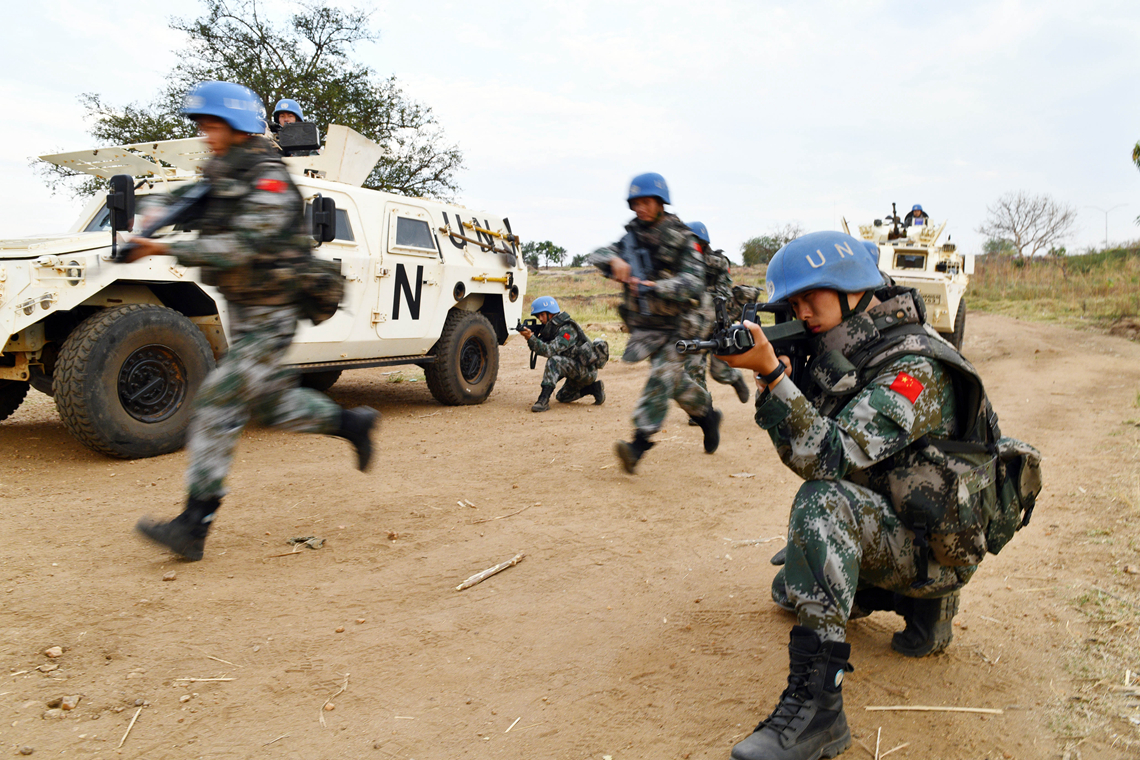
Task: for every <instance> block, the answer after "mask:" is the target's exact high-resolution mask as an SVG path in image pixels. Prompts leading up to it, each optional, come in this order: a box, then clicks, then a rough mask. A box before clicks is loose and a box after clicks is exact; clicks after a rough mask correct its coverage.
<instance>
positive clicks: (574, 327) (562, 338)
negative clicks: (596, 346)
mask: <svg viewBox="0 0 1140 760" xmlns="http://www.w3.org/2000/svg"><path fill="white" fill-rule="evenodd" d="M588 342H589V339H588V338H587V337H586V333H585V331H583V330H582V328H581V326H579V325H578V323H577V322H575V321H574V320H573V319H571V318H570V315H569V314H567V313H566V312H564V311H562V312H559V313H557V314H555V315H554V316H553V317H551V319H550V321H549V322H547V323H546V324H545V325H543V327H542V331H541V332H540V333H534V334H532V335H531V336H530V337H529V338H527V341H526V345H527V347H528V348H530V350H531V351H532V352H533V353H536V354H538V355H539V356H545V357H546V358H548V359H549V358H550V357H552V356H569V357H570V358H572V359H576V358H578V357H577V356H576V353H577V352H575V350H574V349H576V348H577V347H578V346H580V345H581V344H583V343H588Z"/></svg>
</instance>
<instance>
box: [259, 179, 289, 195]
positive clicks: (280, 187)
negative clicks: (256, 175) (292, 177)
mask: <svg viewBox="0 0 1140 760" xmlns="http://www.w3.org/2000/svg"><path fill="white" fill-rule="evenodd" d="M254 187H256V188H257V189H258V190H264V191H265V192H267V193H283V192H285V180H282V179H269V178H268V177H266V178H262V179H259V180H258V181H257V182H255V183H254Z"/></svg>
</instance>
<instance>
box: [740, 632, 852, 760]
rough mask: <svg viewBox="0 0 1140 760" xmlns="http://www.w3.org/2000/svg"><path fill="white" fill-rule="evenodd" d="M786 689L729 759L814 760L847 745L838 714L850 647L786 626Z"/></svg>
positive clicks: (844, 721)
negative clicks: (788, 630) (788, 638)
mask: <svg viewBox="0 0 1140 760" xmlns="http://www.w3.org/2000/svg"><path fill="white" fill-rule="evenodd" d="M788 654H789V655H790V659H791V668H790V672H789V674H788V687H787V688H786V689H784V693H783V694H781V695H780V703H779V704H777V705H776V709H775V710H773V711H772V714H771V715H769V716H768V717H767V718H765V719H764V720H763V721H761V722H760V725H758V726H757V727H756V730H755V731H754V732H753V734H752V735H751V736H749V737H748V738H747V739H745V740H744V741H742V742H740V743H739V744H737V745H736V746H735V747H733V748H732V758H733V760H819V758H822V757H835V756H836V755H838V754H839V753H841V752H843V750H845V749H847V748H848V747H850V746H851V731H850V730H849V729H848V728H847V716H846V715H844V714H843V674H844V673H847V672H849V671H851V670H853V668H852V667H851V666H850V665H848V664H847V658H848V657H850V655H851V645H850V644H847V643H842V644H841V643H836V642H832V641H821V640H820V638H819V636H818V635H817V634H816V632H815V631H813V630H812V629H810V628H805V627H803V626H801V625H797V626H795V627H793V628H792V637H791V643H790V644H788Z"/></svg>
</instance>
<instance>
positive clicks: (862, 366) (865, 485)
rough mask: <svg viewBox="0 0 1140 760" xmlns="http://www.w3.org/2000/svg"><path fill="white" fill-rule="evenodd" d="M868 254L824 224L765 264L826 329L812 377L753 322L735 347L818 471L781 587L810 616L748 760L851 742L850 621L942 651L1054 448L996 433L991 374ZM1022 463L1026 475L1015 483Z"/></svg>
mask: <svg viewBox="0 0 1140 760" xmlns="http://www.w3.org/2000/svg"><path fill="white" fill-rule="evenodd" d="M863 253H864V251H863V248H862V246H861V245H860V243H859V241H858V240H856V239H855V238H853V237H851V236H850V235H844V234H842V233H838V232H817V233H813V234H810V235H805V236H803V237H800V238H797V239H796V240H793V241H792V242H790V243H788V244H787V245H785V246H784V247H783V248H781V249H780V251H778V252H777V253H776V255H775V256H774V257H773V259H772V261H771V263H770V264H769V266H768V282H767V288H768V300H769V302H770V303H781V302H784V303H788V304H790V305H791V307H792V309H793V310H794V311H795V314H796V316H797V317H798V318H799V319H801V320H803V321H804V322H805V324H806V326H807V328H808V329H809V330H810V332H811V333H812V334H813V335H814V336H815V337H814V338H813V340H814V343H813V350H812V355H813V356H814V357H815V358H814V359H813V360H812V363H811V365H810V366H809V368H808V373H807V376H808V378H809V379H808V380H805V381H803V382H804V384H805V386H806V387H804V388H802V389H801V388H799V387H797V386H796V385H795V384H794V383H793V382H792V380H791V377H790V372H788V371H787V370H788V368H787V367H786V366H785V363H786V361H787V358H786V357H777V356H776V354H775V351H774V350H773V348H772V344H771V343H769V342H768V340H767V338H766V337H765V336H764V333H763V332H762V331H761V330H760V328H759V327H758V326H756V325H752V324H751V323H745V324H746V326H747V327H748V328H749V330H750V331H751V332H752V336H753V338H754V339H755V342H756V345H755V346H754V347H753V348H752V349H751V350H749V351H748V352H747V353H744V354H740V355H737V356H731V357H725V358H726V360H727V361H728V363H729V364H732V365H733V366H736V367H743V368H746V369H749V370H752V371H754V372H755V373H756V378H757V385H758V387H759V389H760V394H759V396H758V397H757V399H756V423H757V424H758V425H759V426H760V427H761V428H763V429H765V430H767V431H768V434H769V435H770V437H771V438H772V441H773V443H774V444H775V445H776V451H777V453H778V454H779V455H780V459H781V460H783V462H784V464H785V465H787V466H788V467H789V468H790V469H792V470H793V471H794V472H795V473H796V474H798V475H799V476H800V477H802V478H804V480H805V481H806V482H805V483H804V484H803V486H801V488H800V490H799V492H798V493H797V494H796V496H795V500H794V501H793V503H792V510H791V516H790V518H789V521H788V543H787V546H786V550H785V556H784V563H785V564H784V567H783V568H782V569H781V570H780V571H779V572H778V573H777V574H776V578H775V580H774V581H773V585H772V596H773V600H774V601H775V602H776V603H777V604H778V605H780V606H782V607H784V608H786V609H789V610H791V611H794V612H795V614H796V616H797V618H798V625H796V626H794V627H793V628H792V632H791V642H790V644H789V647H788V650H789V655H790V660H791V667H790V673H789V675H788V685H787V688H786V689H785V690H784V692H783V694H782V695H781V696H780V701H779V703H778V704H777V706H776V709H775V710H774V711H773V712H772V714H771V715H770V716H768V718H766V719H765V720H763V721H762V722H761V723H760V725H758V726H757V727H756V730H755V732H754V733H753V734H752V735H751V736H749V737H748V738H746V739H745V740H744V741H742V742H740V743H739V744H737V745H736V746H735V747H734V748H733V750H732V757H733V758H734V760H817V758H820V757H835V756H836V755H838V754H839V753H840V752H843V751H844V750H845V749H847V747H849V746H850V744H851V733H850V730H849V729H848V726H847V718H846V716H845V714H844V712H843V695H842V682H843V677H844V674H845V673H847V672H850V671H851V670H852V669H853V668H851V666H850V665H849V664H848V660H849V658H850V654H851V645H850V644H847V643H846V642H845V638H846V633H845V632H846V627H847V622H848V620H850V619H852V618H855V617H861V616H863V615H866V614H869V613H870V612H871V611H875V610H890V611H894V612H897V613H898V614H900V615H902V616H903V618H904V619H905V621H906V629H905V630H903V631H900V632H898V633H896V634H894V637H893V639H892V641H891V647H892V648H893V649H894V650H895V651H897V652H899V653H901V654H903V655H906V656H909V657H923V656H925V655H928V654H932V653H935V652H939V651H942V650H943V649H944V648H945V647H946V646H947V645H948V644H949V643H950V640H951V638H952V636H953V628H952V619H953V617H954V615H955V613H956V612H957V610H958V598H959V589H960V588H961V587H962V586H963V585H965V584H966V582H967V581H969V580H970V578H971V576H972V575H973V574H974V571H975V570H976V569H977V564H978V563H979V562H980V561H981V560H982V558H983V556H984V555H985V553H986V551H987V550H988V551H990V552H993V553H996V552H997V551H998V550H1000V549H1001V547H1002V546H1003V545H1004V544H1005V542H1007V541H1008V540H1009V539H1010V537H1012V535H1013V533H1014V531H1015V530H1017V528H1018V527H1020V525H1023V524H1024V523H1025V522H1027V521H1028V519H1029V515H1030V514H1031V512H1032V508H1033V501H1034V499H1035V497H1036V493H1037V491H1038V490H1040V471H1039V469H1038V467H1037V465H1038V464H1039V462H1040V455H1039V454H1037V452H1036V450H1034V449H1033V448H1032V447H1031V446H1028V445H1026V444H1023V443H1021V442H1020V441H1015V440H1013V439H1009V438H1001V437H1000V435H1001V433H1000V431H999V430H998V428H997V417H996V415H994V414H993V411H992V409H990V406H989V402H988V401H986V397H985V391H984V389H983V388H982V384H981V380H980V378H979V377H978V375H977V371H976V370H975V369H974V368H973V366H971V365H970V363H969V362H968V361H966V360H965V359H964V358H963V357H962V356H961V354H959V353H958V352H957V351H955V350H954V349H953V347H951V346H950V345H949V344H948V343H946V342H945V341H944V340H942V338H940V337H939V336H938V334H937V332H935V331H934V330H933V329H932V328H930V327H929V326H928V325H926V324H925V321H926V310H925V306H924V305H923V302H922V299H921V298H919V297H918V294H917V292H916V291H914V290H912V289H909V288H903V287H893V286H886V287H884V285H885V283H884V279H883V275H882V273H881V272H879V270H878V268H877V266H876V265H875V263H874V261H873V260H872V259H871V258H870V257H869V256H866V255H863ZM995 452H996V454H998V455H1000V457H1001V458H1000V459H999V458H998V457H997V456H995ZM1013 459H1016V460H1017V462H1018V464H1017V473H1019V474H1018V475H1015V476H1013V479H1014V480H1017V481H1018V485H1011V482H1012V481H1007V480H1006V478H1007V473H1011V472H1012V470H1010V469H1007V468H1008V467H1011V466H1012V465H1011V464H1010V461H1011V460H1013ZM1003 484H1004V485H1003ZM1007 486H1008V488H1007ZM1015 490H1016V491H1017V493H1016V494H1015V493H1014V491H1015Z"/></svg>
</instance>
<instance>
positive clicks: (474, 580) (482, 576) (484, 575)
mask: <svg viewBox="0 0 1140 760" xmlns="http://www.w3.org/2000/svg"><path fill="white" fill-rule="evenodd" d="M525 556H526V554H524V553H522V552H519V553H518V554H516V555H515V556H514V557H511V558H510V559H509V560H507V561H506V562H500V563H499V564H497V565H495V566H494V567H488V568H487V569H486V570H484V571H483V572H481V573H475V574H474V575H472V576H471V577H470V578H468V579H467V580H465V581H463V583H460V584H459V585H458V586H456V587H455V590H456V591H462V590H463V589H467V588H471V587H472V586H475V585H478V584H480V583H482V582H483V581H485V580H487V579H488V578H490V577H491V576H492V575H495V574H497V573H501V572H503V571H504V570H506V569H507V568H508V567H514V566H515V565H517V564H518V563H520V562H522V561H523V557H525Z"/></svg>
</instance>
